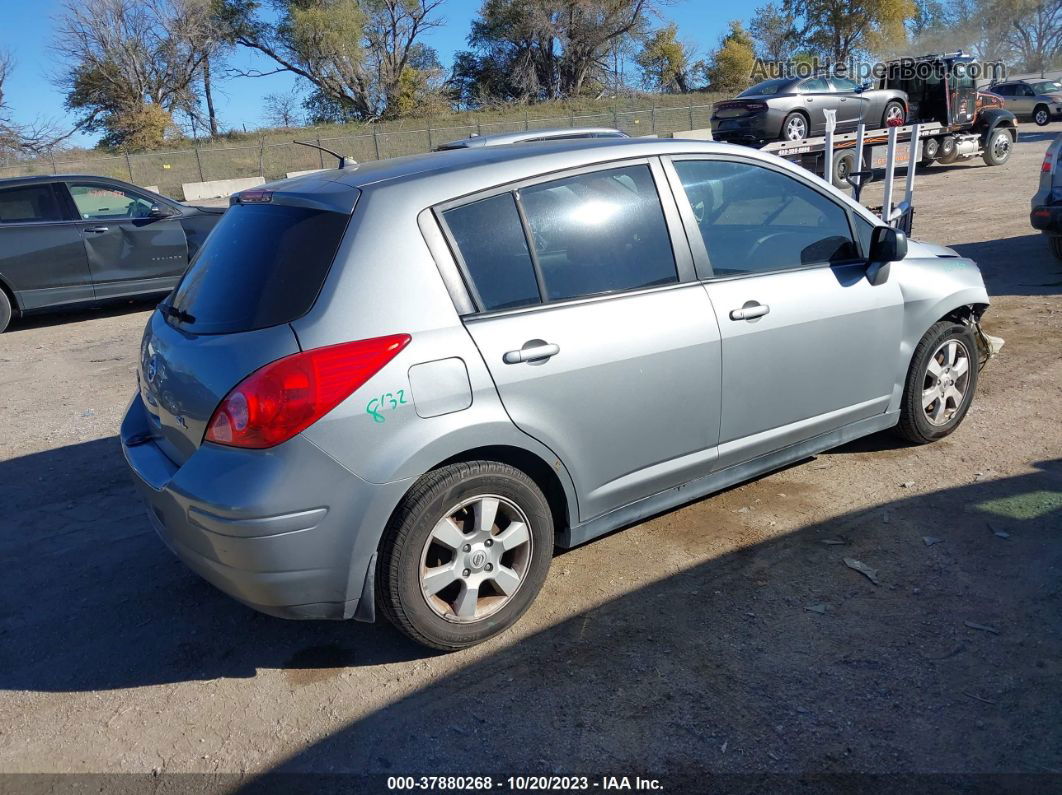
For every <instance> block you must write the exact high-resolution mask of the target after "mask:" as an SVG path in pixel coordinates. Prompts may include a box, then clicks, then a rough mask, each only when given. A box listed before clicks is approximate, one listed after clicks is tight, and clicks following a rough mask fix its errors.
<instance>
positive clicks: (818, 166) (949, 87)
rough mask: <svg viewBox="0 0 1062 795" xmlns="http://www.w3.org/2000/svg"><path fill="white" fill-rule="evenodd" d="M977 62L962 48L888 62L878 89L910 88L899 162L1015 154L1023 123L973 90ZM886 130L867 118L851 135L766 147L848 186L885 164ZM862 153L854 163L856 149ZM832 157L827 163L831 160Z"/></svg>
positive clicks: (990, 159) (996, 161) (998, 159)
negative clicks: (911, 144)
mask: <svg viewBox="0 0 1062 795" xmlns="http://www.w3.org/2000/svg"><path fill="white" fill-rule="evenodd" d="M977 71H978V70H977V68H976V61H975V59H974V58H973V57H972V56H969V55H965V54H964V53H963V52H962V50H959V51H957V52H953V53H939V54H933V55H923V56H921V57H919V58H903V59H898V60H895V61H890V62H888V63H887V64H886V68H885V70H884V75H883V76H882V77H881V78H880V80H879V83H878V87H881V88H900V89H902V90H903V91H905V92H906V93H907V97H908V102H909V107H908V109H907V121H908V122H911V123H908V124H904V125H903V126H900V127H897V128H895V129H896V133H895V136H896V141H897V143H904V142H909V141H911V140H912V136H915V140H916V141H917V145H916V146H915V147H910V148H908V147H902V148H898V149H896V157H897V160H896V163H895V165H898V166H902V165H907V164H908V162H909V158H910V157H911V156H912V155H913V156H914V157H915V158H916V159H917V161H918V163H919V164H920V165H922V166H923V167H924V166H929V165H932V164H933V163H944V164H948V163H955V162H958V161H961V160H969V159H972V158H974V157H978V156H980V157H981V158H982V159H983V160H984V162H985V163H986V164H987V165H990V166H1001V165H1003V164H1004V163H1006V162H1007V161H1008V160H1009V159H1010V154H1011V152H1012V151H1013V149H1014V144H1015V143H1017V140H1018V122H1017V119H1016V118H1015V116H1014V114H1013V113H1011V112H1010V111H1009V110H1007V109H1006V108H1004V107H1003V100H1002V99H1001V98H999V97H997V96H995V95H994V94H990V93H985V92H980V91H978V90H977V87H976V78H975V75H976V73H977ZM889 136H890V129H889V128H880V129H877V128H874V129H867V128H866V126H865V125H864V123H863V122H860V123H859V127H858V128H857V130H856V132H854V133H844V134H838V135H834V134H832V133H831V132H829V131H828V132H827V135H825V136H820V137H817V138H805V139H803V140H800V141H777V142H774V143H768V144H764V145H763V146H762V147H761V149H762V150H763V151H766V152H772V153H774V154H776V155H778V156H779V157H784V158H785V159H787V160H790V161H792V162H795V163H797V164H799V165H801V166H803V167H804V168H807V169H808V170H810V171H813V172H815V173H816V174H819V175H821V176H828V177H829V180H830V181H831V182H832V183H833V184H834V186H836V187H838V188H842V189H844V188H847V187H848V186H849V185H850V184H851V179H852V177H853V176H855V175H861V177H859V178H860V179H861V180H862V181H866V180H867V179H869V176H868V175H869V174H870V173H872V172H873V171H874V170H875V169H881V168H883V167H884V165H885V160H886V157H887V152H886V146H885V144H886V143H887V142H888V139H889ZM857 151H861V152H863V156H862V157H861V158H860V161H859V167H858V168H857V167H856V162H857V161H856V152H857ZM827 161H828V162H827Z"/></svg>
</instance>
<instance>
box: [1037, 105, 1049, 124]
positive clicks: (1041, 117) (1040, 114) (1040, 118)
mask: <svg viewBox="0 0 1062 795" xmlns="http://www.w3.org/2000/svg"><path fill="white" fill-rule="evenodd" d="M1034 121H1035V122H1036V123H1037V124H1038V125H1039V126H1040V127H1043V126H1044V125H1045V124H1047V121H1048V119H1047V111H1046V110H1044V109H1043V108H1041V109H1040V110H1038V111H1036V118H1035V119H1034Z"/></svg>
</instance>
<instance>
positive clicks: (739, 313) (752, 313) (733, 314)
mask: <svg viewBox="0 0 1062 795" xmlns="http://www.w3.org/2000/svg"><path fill="white" fill-rule="evenodd" d="M770 311H771V308H770V307H769V306H767V304H755V303H752V304H746V305H745V306H743V307H741V309H731V310H730V319H731V320H754V319H756V318H758V317H763V316H764V315H766V314H767V313H768V312H770Z"/></svg>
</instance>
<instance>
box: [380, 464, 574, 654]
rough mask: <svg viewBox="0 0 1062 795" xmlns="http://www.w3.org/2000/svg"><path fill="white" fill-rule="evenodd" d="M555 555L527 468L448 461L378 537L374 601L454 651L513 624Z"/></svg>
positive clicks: (412, 632)
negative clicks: (524, 471)
mask: <svg viewBox="0 0 1062 795" xmlns="http://www.w3.org/2000/svg"><path fill="white" fill-rule="evenodd" d="M552 554H553V516H552V513H551V511H550V507H549V503H548V502H547V500H546V498H545V496H544V495H543V493H542V490H541V489H540V488H539V487H538V486H537V485H536V484H535V482H534V481H533V480H532V479H531V478H530V477H528V476H527V475H526V474H525V473H523V472H521V471H520V470H518V469H516V468H515V467H511V466H509V465H508V464H501V463H498V462H496V461H472V462H468V463H458V464H451V465H449V466H445V467H442V468H440V469H437V470H433V471H432V472H429V473H427V474H426V475H424V476H423V477H422V478H420V480H418V481H417V483H416V484H415V485H414V486H413V488H412V489H410V492H409V493H408V494H407V495H406V497H405V498H404V499H403V501H402V503H401V504H400V505H399V507H398V509H397V510H396V511H395V515H394V516H393V517H392V520H391V522H390V523H389V525H388V528H387V530H386V531H385V533H384V537H383V540H382V541H381V543H380V552H379V563H378V567H377V583H378V586H377V603H378V605H379V607H380V609H381V612H382V613H383V614H384V615H385V616H387V618H388V620H390V621H391V623H392V624H394V625H395V626H396V627H397V628H398V629H399V630H400V631H401V632H402V633H404V634H405V635H407V636H408V637H410V638H411V639H413V640H415V641H416V642H417V643H421V644H423V645H425V646H430V647H431V648H434V649H442V650H445V651H453V650H456V649H462V648H466V647H468V646H473V645H475V644H477V643H482V642H483V641H485V640H487V639H488V638H491V637H493V636H495V635H497V634H499V633H501V632H504V631H505V630H506V629H508V628H509V627H511V626H512V625H513V624H514V623H516V621H517V619H519V618H520V616H521V615H523V614H524V611H525V610H527V608H528V607H529V606H530V605H531V602H533V601H534V599H535V596H537V595H538V592H539V590H541V588H542V583H543V582H544V581H545V579H546V574H547V572H548V571H549V565H550V559H551V557H552Z"/></svg>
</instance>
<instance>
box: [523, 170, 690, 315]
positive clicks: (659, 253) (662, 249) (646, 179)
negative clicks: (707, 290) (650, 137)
mask: <svg viewBox="0 0 1062 795" xmlns="http://www.w3.org/2000/svg"><path fill="white" fill-rule="evenodd" d="M520 202H521V204H522V205H523V208H524V213H525V214H526V216H527V223H528V227H529V229H530V232H531V240H532V242H533V244H534V249H535V256H536V259H537V262H538V266H539V268H540V269H541V272H542V280H543V283H544V286H545V290H546V298H547V300H550V301H560V300H565V299H570V298H580V297H583V296H589V295H597V294H601V293H614V292H621V291H624V290H636V289H639V288H643V287H652V286H656V285H662V284H670V283H673V282H677V281H678V272H677V270H676V268H675V257H674V252H673V251H672V248H671V239H670V237H669V236H668V231H667V224H666V222H665V221H664V211H663V208H662V207H661V205H660V197H659V195H658V194H657V192H656V184H655V183H654V181H653V176H652V173H651V172H650V170H649V167H648V166H644V165H638V166H628V167H624V168H614V169H608V170H606V171H594V172H591V173H589V174H580V175H577V176H572V177H565V178H563V179H559V180H556V181H554V182H546V183H543V184H539V185H534V186H531V187H529V188H524V189H522V190H521V191H520Z"/></svg>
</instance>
